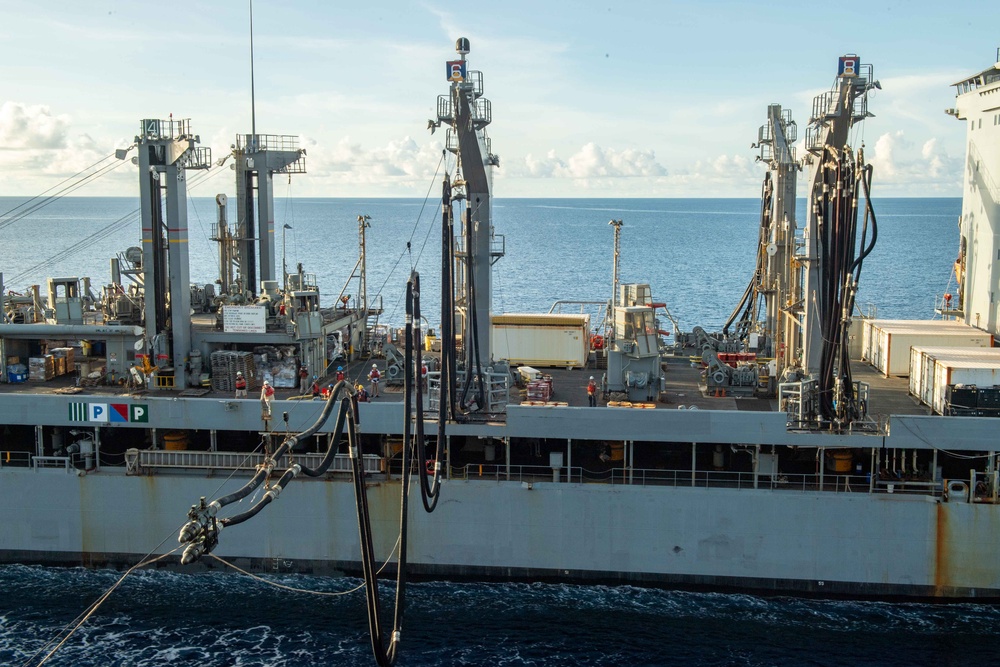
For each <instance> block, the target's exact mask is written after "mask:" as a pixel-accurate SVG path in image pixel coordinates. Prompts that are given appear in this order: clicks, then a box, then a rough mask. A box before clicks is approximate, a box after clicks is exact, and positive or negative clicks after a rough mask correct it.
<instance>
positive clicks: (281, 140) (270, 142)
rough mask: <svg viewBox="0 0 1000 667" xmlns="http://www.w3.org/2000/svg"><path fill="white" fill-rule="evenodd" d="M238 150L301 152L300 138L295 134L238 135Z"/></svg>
mask: <svg viewBox="0 0 1000 667" xmlns="http://www.w3.org/2000/svg"><path fill="white" fill-rule="evenodd" d="M236 148H237V149H238V150H246V151H248V152H251V153H252V152H254V151H288V152H290V153H294V152H296V151H298V150H299V138H298V136H296V135H294V134H238V135H236Z"/></svg>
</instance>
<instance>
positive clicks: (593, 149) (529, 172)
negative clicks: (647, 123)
mask: <svg viewBox="0 0 1000 667" xmlns="http://www.w3.org/2000/svg"><path fill="white" fill-rule="evenodd" d="M511 175H512V176H535V177H541V178H571V179H593V178H634V177H653V178H655V177H661V176H666V175H667V170H666V168H665V167H663V165H661V164H660V163H658V162H657V161H656V153H655V152H654V151H643V150H636V149H634V148H627V149H625V150H622V151H617V150H615V149H612V148H602V147H601V146H598V145H597V144H595V143H593V142H591V143H588V144H586V145H585V146H583V147H582V148H581V149H580V150H579V151H577V152H576V153H574V154H573V155H571V156H569V157H568V158H566V159H565V160H564V159H562V158H560V157H559V156H558V155H557V154H556V152H555V151H554V150H553V151H549V152H548V153H547V154H546V155H545V156H544V157H535V156H534V155H532V154H530V153H529V154H528V155H526V156H524V158H523V159H522V160H520V161H517V160H514V161H512V166H511Z"/></svg>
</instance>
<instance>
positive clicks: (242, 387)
mask: <svg viewBox="0 0 1000 667" xmlns="http://www.w3.org/2000/svg"><path fill="white" fill-rule="evenodd" d="M246 397H247V380H246V378H245V377H243V373H240V372H237V373H236V398H246Z"/></svg>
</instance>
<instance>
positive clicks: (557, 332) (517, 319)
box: [490, 313, 590, 368]
mask: <svg viewBox="0 0 1000 667" xmlns="http://www.w3.org/2000/svg"><path fill="white" fill-rule="evenodd" d="M491 323H492V327H491V333H490V348H491V349H490V353H491V355H492V356H493V358H494V359H507V360H509V361H510V363H511V364H515V365H528V366H537V367H541V368H545V367H553V366H561V367H565V368H582V367H583V366H584V365H586V363H587V358H588V357H589V356H590V315H585V314H575V315H563V314H555V313H545V314H534V313H524V314H521V313H507V314H504V315H494V316H493V317H492V318H491Z"/></svg>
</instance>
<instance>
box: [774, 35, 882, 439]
mask: <svg viewBox="0 0 1000 667" xmlns="http://www.w3.org/2000/svg"><path fill="white" fill-rule="evenodd" d="M877 88H881V86H880V85H879V83H878V82H877V81H874V80H873V79H872V67H871V65H868V64H862V63H861V60H860V59H859V58H858V56H857V55H853V54H851V55H847V56H843V57H841V58H840V64H839V70H838V76H837V80H836V82H835V84H834V86H833V88H832V89H831V90H829V91H827V92H826V93H823V94H821V95H818V96H816V98H815V99H814V100H813V110H812V116H811V118H810V121H809V127H808V129H807V130H806V141H805V147H806V150H807V151H808V155H807V156H806V158H805V160H804V162H805V163H806V164H808V165H809V166H810V176H809V186H808V191H807V201H806V225H805V228H804V230H803V238H802V244H801V248H802V254H801V255H799V256H797V257H795V261H796V262H797V264H798V265H799V266H800V267H801V269H800V276H801V277H800V278H799V280H801V286H802V287H801V290H802V291H801V294H802V297H801V300H800V301H801V311H800V319H799V326H800V328H801V331H800V334H801V336H800V339H799V347H798V349H797V350H795V351H794V354H791V353H790V354H789V357H788V358H789V359H791V358H792V357H793V356H794V357H797V359H795V361H797V362H798V367H797V368H792V367H789V368H787V369H786V371H785V372H784V374H783V378H782V379H783V380H784V381H785V382H784V384H783V389H781V393H782V397H783V402H784V404H785V405H787V406H788V408H789V424H790V425H792V426H795V427H805V428H816V427H819V428H824V429H829V430H833V431H841V430H845V429H848V428H855V427H857V426H859V425H863V424H867V423H868V421H867V418H866V414H865V412H866V406H867V385H865V384H863V383H858V382H854V381H853V379H852V377H851V371H850V355H849V354H848V329H849V327H850V323H851V318H852V316H853V310H854V297H855V295H856V294H857V287H858V278H859V277H860V273H861V266H862V262H863V260H864V258H865V257H866V256H867V255H868V254H869V253H870V252H871V251H872V249H873V248H874V242H875V233H876V231H875V229H874V225H875V221H874V216H873V215H871V214H872V209H871V203H870V198H869V193H868V186H869V184H870V181H871V168H870V167H869V166H868V165H866V164H865V163H864V154H863V148H862V149H859V150H857V151H855V150H854V149H853V148H852V147H851V146H850V145H849V142H848V138H849V134H850V130H851V128H852V127H853V126H854V124H855V123H857V122H859V121H862V120H864V119H865V118H867V117H868V116H869V115H870V114H869V113H868V97H867V95H868V92H869V91H870V90H872V89H877ZM862 192H863V193H864V197H865V206H866V210H865V225H864V227H862V228H861V229H860V230H859V229H858V213H859V210H858V206H859V195H860V194H861V193H862ZM870 215H871V217H870ZM869 219H870V221H871V225H872V229H871V230H869V229H868V223H869ZM788 342H789V343H791V342H792V341H788ZM790 380H791V382H789V381H790Z"/></svg>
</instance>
